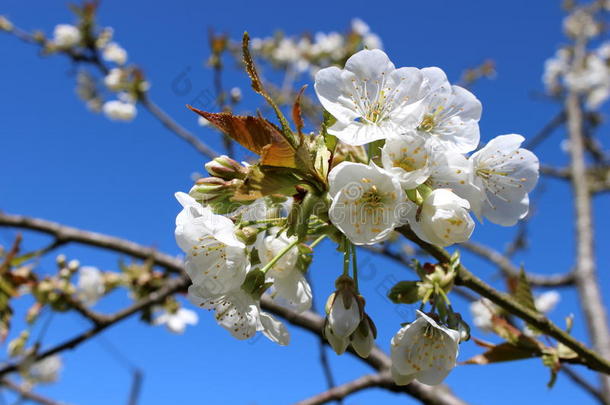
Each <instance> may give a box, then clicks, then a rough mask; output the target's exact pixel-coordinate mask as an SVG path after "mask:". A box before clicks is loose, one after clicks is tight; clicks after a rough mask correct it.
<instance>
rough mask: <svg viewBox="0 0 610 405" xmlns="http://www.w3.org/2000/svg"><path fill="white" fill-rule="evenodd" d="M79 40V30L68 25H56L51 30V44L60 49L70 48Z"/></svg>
mask: <svg viewBox="0 0 610 405" xmlns="http://www.w3.org/2000/svg"><path fill="white" fill-rule="evenodd" d="M80 40H81V33H80V30H79V29H78V28H77V27H75V26H73V25H70V24H58V25H56V26H55V29H54V30H53V44H55V46H57V47H60V48H72V47H73V46H76V45H78V43H79V42H80Z"/></svg>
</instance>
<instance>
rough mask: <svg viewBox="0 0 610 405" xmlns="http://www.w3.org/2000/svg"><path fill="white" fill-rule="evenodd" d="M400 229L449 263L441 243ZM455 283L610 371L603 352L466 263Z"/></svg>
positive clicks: (594, 366) (590, 363) (595, 366)
mask: <svg viewBox="0 0 610 405" xmlns="http://www.w3.org/2000/svg"><path fill="white" fill-rule="evenodd" d="M399 230H400V232H401V233H402V234H403V235H404V236H405V237H406V238H408V239H410V240H412V241H413V242H415V243H417V244H418V245H419V246H421V247H422V248H423V249H424V250H426V251H428V252H429V253H430V254H431V255H432V256H433V257H434V258H436V259H437V260H438V261H439V262H441V263H449V262H450V260H451V256H450V255H449V253H448V252H447V251H446V250H445V249H442V248H439V247H438V246H434V245H431V244H429V243H427V242H424V241H423V240H421V239H420V238H419V237H418V236H417V235H416V234H415V233H414V232H413V231H412V230H411V229H410V228H409V227H406V226H405V227H402V228H400V229H399ZM457 273H458V274H457V277H456V284H458V285H463V286H465V287H468V288H470V289H471V290H473V291H475V292H477V293H479V294H480V295H481V296H483V297H485V298H487V299H489V300H491V301H492V302H493V303H495V304H496V305H498V306H500V307H501V308H503V309H505V310H506V311H508V312H509V313H511V314H513V315H515V316H517V317H519V318H521V319H523V320H524V321H526V322H527V323H529V324H530V325H532V326H534V327H535V328H536V329H538V330H540V331H541V332H543V333H544V334H546V335H548V336H551V337H553V338H555V339H556V340H557V341H559V342H561V343H563V344H564V345H566V346H567V347H569V348H570V349H572V350H574V351H575V352H576V353H577V354H578V355H579V357H580V358H581V361H582V362H583V364H585V365H586V366H587V367H589V368H591V369H593V370H597V371H600V372H603V373H606V374H610V361H609V360H608V359H606V358H604V357H603V356H601V355H599V354H597V353H595V352H594V351H593V350H591V349H589V348H588V347H586V346H585V345H584V344H582V343H581V342H579V341H578V340H576V339H574V338H573V337H572V336H570V334H568V333H567V332H565V331H564V330H563V329H561V328H560V327H558V326H557V325H555V324H554V323H553V322H551V321H550V320H549V319H547V318H546V317H545V316H544V315H541V314H539V313H537V312H534V311H532V310H529V309H527V308H525V307H524V306H523V305H521V304H519V303H518V302H516V301H515V300H514V299H513V298H512V297H510V296H509V295H507V294H504V293H501V292H499V291H497V290H496V289H494V288H493V287H491V286H490V285H488V284H486V283H485V282H484V281H483V280H481V279H480V278H478V277H477V276H475V275H474V274H472V273H471V272H470V271H469V270H468V269H467V268H466V267H464V266H463V265H461V264H460V265H459V266H458V267H457Z"/></svg>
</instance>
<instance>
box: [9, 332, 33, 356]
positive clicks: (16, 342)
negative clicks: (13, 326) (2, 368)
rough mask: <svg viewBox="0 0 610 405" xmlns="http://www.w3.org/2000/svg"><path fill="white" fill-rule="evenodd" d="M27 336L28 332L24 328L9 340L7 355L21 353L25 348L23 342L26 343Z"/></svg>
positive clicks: (28, 335)
mask: <svg viewBox="0 0 610 405" xmlns="http://www.w3.org/2000/svg"><path fill="white" fill-rule="evenodd" d="M29 337H30V332H28V331H27V330H24V331H22V332H21V333H20V334H19V336H17V337H16V338H15V339H13V340H11V341H10V342H9V344H8V355H9V356H11V357H16V356H19V355H21V354H23V349H24V348H25V344H26V343H27V341H28V339H29Z"/></svg>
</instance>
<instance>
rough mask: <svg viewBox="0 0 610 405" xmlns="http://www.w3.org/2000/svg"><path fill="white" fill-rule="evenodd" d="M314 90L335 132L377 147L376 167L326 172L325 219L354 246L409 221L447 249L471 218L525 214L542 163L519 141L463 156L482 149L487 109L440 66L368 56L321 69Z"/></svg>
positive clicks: (465, 234) (500, 140) (507, 139)
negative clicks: (481, 127) (398, 64)
mask: <svg viewBox="0 0 610 405" xmlns="http://www.w3.org/2000/svg"><path fill="white" fill-rule="evenodd" d="M315 90H316V93H317V95H318V98H319V99H320V102H321V103H322V105H323V106H324V108H325V109H326V110H327V111H328V112H330V113H331V114H332V115H333V117H335V118H336V122H335V123H334V124H333V125H332V126H331V127H330V128H328V132H329V133H331V134H333V135H335V136H336V137H337V138H338V139H339V140H341V141H342V142H343V143H345V144H348V145H353V146H361V145H367V146H368V147H369V149H370V150H371V151H372V152H371V153H373V154H375V153H377V152H376V150H379V152H378V154H379V155H380V159H378V160H377V162H375V160H374V159H372V160H370V161H369V162H368V163H364V162H343V163H340V164H338V165H337V166H335V167H334V168H333V169H332V170H331V172H330V174H329V184H330V189H329V195H330V197H331V199H332V206H331V207H330V210H329V216H330V219H331V221H332V222H333V224H334V225H335V226H336V227H337V228H338V229H340V230H341V231H342V232H343V233H344V234H345V235H346V236H347V238H349V240H350V241H351V242H352V243H354V244H356V245H370V244H375V243H378V242H381V241H383V240H385V239H387V238H388V237H389V236H390V235H391V233H392V231H393V230H394V229H395V228H397V227H400V226H402V225H404V224H409V226H410V227H411V229H413V231H415V233H416V234H417V235H418V236H419V237H420V238H421V239H422V240H424V241H426V242H428V243H432V244H434V245H437V246H449V245H452V244H454V243H459V242H464V241H466V240H468V239H469V238H470V235H471V234H472V232H473V229H474V221H473V219H472V217H471V216H470V211H472V212H473V213H474V214H475V215H476V216H477V218H479V219H481V220H482V219H483V218H487V219H488V220H490V221H491V222H493V223H496V224H499V225H504V226H510V225H514V224H515V223H516V222H517V221H518V220H519V219H522V218H523V217H525V215H527V213H528V208H529V198H528V193H529V192H530V191H531V190H532V189H533V187H534V186H535V184H536V182H537V180H538V159H537V158H536V156H535V155H534V154H533V153H531V152H530V151H528V150H525V149H522V148H521V147H520V146H521V143H522V142H523V140H524V138H523V137H522V136H521V135H516V134H510V135H501V136H498V137H496V138H494V139H492V140H491V141H490V142H488V143H487V145H485V146H484V147H483V148H481V149H480V150H478V151H476V152H475V153H473V154H472V155H470V156H467V155H466V154H467V153H469V152H472V151H473V150H474V149H475V148H476V147H477V146H478V144H479V125H478V122H479V119H480V118H481V111H482V108H481V103H480V102H479V100H478V99H477V98H476V97H475V96H474V95H473V94H472V93H470V92H469V91H468V90H466V89H464V88H462V87H459V86H455V85H451V84H450V83H449V81H448V80H447V77H446V75H445V73H444V72H443V71H442V70H441V69H439V68H436V67H431V68H423V69H417V68H412V67H403V68H398V69H397V68H395V66H394V64H393V63H392V62H391V61H390V60H389V58H388V57H387V55H386V54H385V53H384V52H383V51H380V50H363V51H360V52H358V53H356V54H355V55H354V56H352V57H351V58H349V59H348V61H347V62H346V64H345V68H344V69H340V68H337V67H330V68H326V69H322V70H321V71H319V72H318V73H317V74H316V78H315ZM381 143H383V145H381ZM375 148H376V149H375Z"/></svg>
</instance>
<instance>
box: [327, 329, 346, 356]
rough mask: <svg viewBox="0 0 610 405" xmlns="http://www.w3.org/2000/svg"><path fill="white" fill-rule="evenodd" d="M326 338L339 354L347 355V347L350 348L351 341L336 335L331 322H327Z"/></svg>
mask: <svg viewBox="0 0 610 405" xmlns="http://www.w3.org/2000/svg"><path fill="white" fill-rule="evenodd" d="M324 337H325V338H326V340H327V341H328V344H329V345H330V347H332V348H333V350H334V351H335V353H337V354H343V353H345V350H346V349H347V346H349V339H348V338H343V337H340V336H337V335H335V333H334V332H333V330H332V328H331V326H330V323H329V322H326V324H325V326H324Z"/></svg>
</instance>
